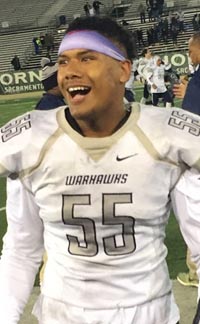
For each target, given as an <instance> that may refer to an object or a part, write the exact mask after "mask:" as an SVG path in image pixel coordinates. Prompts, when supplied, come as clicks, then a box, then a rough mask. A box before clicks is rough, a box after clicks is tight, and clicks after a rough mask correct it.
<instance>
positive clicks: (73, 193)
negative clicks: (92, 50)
mask: <svg viewBox="0 0 200 324" xmlns="http://www.w3.org/2000/svg"><path fill="white" fill-rule="evenodd" d="M65 109H66V107H61V108H58V109H54V110H49V111H32V112H30V113H27V114H25V115H23V116H20V117H18V118H16V119H14V120H12V121H11V122H9V123H8V124H6V125H5V126H4V127H2V128H1V130H0V152H1V154H0V174H1V175H2V176H5V175H10V176H11V177H12V178H13V179H14V178H17V177H19V179H20V181H21V182H22V184H23V189H21V190H22V192H21V194H22V198H21V204H22V205H23V206H22V208H21V209H20V211H19V217H18V218H17V219H16V218H15V217H12V203H11V204H10V207H9V210H8V215H11V216H10V217H9V219H8V223H9V226H8V233H7V234H6V236H5V238H4V249H3V254H2V260H1V262H0V280H1V283H0V285H1V287H2V288H1V291H3V293H4V300H6V298H5V296H6V295H7V296H12V299H10V302H11V301H13V305H15V308H16V314H17V312H18V313H19V312H21V311H22V308H23V306H24V304H25V302H26V300H27V298H28V297H27V296H28V294H29V293H30V290H31V287H32V285H33V282H34V276H35V273H36V272H37V268H38V265H39V263H40V262H41V259H42V254H43V251H44V249H43V248H44V247H45V250H46V251H47V255H48V262H47V265H46V269H45V276H44V281H43V284H42V287H41V290H42V293H43V294H44V295H46V296H48V297H51V298H54V299H57V300H60V301H62V302H65V303H68V304H71V305H75V306H77V307H82V308H91V309H110V308H115V307H131V306H134V305H139V304H143V303H145V302H148V301H151V300H153V299H155V298H158V297H160V296H164V295H165V294H167V293H168V292H170V290H171V283H170V279H169V274H168V269H167V265H166V261H165V258H166V255H167V248H166V246H165V245H164V239H165V226H166V224H167V221H168V216H169V211H170V206H171V204H170V197H169V194H170V191H171V190H172V189H173V187H174V186H175V184H176V183H177V181H178V179H179V177H180V175H181V174H182V172H183V171H184V169H185V166H188V167H189V166H193V167H194V168H196V169H197V170H200V136H199V135H200V117H198V116H196V115H194V114H191V113H189V112H186V111H184V110H181V109H179V108H173V109H163V108H155V107H149V106H142V105H139V104H134V105H133V109H132V112H131V114H130V116H129V118H128V120H127V121H126V123H125V124H124V125H123V126H122V127H121V128H120V129H119V130H118V131H116V132H115V133H114V134H113V135H111V136H109V137H105V138H86V137H83V136H82V135H80V134H79V133H78V132H76V131H75V130H74V129H73V128H72V127H71V126H70V124H69V123H68V122H67V121H66V118H65ZM13 182H14V180H13ZM13 208H15V206H14V205H13ZM13 214H15V213H14V212H13ZM43 235H44V246H43ZM199 237H200V235H199ZM13 269H16V270H15V271H14V273H13ZM6 278H7V279H6ZM15 281H17V287H16V286H15V285H14V286H13V283H14V282H15ZM25 287H26V288H25ZM23 289H24V291H25V290H26V293H25V292H23V291H22V290H23ZM2 298H3V297H2ZM13 307H14V306H13ZM0 315H1V314H0ZM16 316H17V315H16Z"/></svg>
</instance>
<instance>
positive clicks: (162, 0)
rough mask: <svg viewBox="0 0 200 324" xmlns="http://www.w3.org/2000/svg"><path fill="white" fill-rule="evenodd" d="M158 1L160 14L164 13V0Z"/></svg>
mask: <svg viewBox="0 0 200 324" xmlns="http://www.w3.org/2000/svg"><path fill="white" fill-rule="evenodd" d="M156 2H157V8H158V15H159V16H161V15H162V14H163V6H164V0H157V1H156Z"/></svg>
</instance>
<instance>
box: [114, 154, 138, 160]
mask: <svg viewBox="0 0 200 324" xmlns="http://www.w3.org/2000/svg"><path fill="white" fill-rule="evenodd" d="M136 155H138V153H135V154H131V155H127V156H123V157H119V156H118V155H117V157H116V160H117V161H119V162H120V161H124V160H126V159H129V158H131V157H133V156H136Z"/></svg>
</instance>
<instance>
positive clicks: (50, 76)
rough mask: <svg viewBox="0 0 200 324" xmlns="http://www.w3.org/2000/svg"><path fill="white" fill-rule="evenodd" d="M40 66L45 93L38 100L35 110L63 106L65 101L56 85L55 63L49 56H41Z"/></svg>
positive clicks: (56, 68) (56, 66)
mask: <svg viewBox="0 0 200 324" xmlns="http://www.w3.org/2000/svg"><path fill="white" fill-rule="evenodd" d="M41 66H42V84H43V86H44V90H45V93H44V94H43V96H42V98H41V99H40V101H39V102H38V103H37V104H36V107H35V109H37V110H49V109H53V108H57V107H59V106H64V105H66V103H65V102H64V100H63V96H62V94H61V91H60V89H59V87H58V82H57V70H58V65H57V63H56V64H54V63H52V62H51V61H50V60H49V58H47V57H43V58H42V59H41Z"/></svg>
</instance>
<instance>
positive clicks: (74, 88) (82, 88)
mask: <svg viewBox="0 0 200 324" xmlns="http://www.w3.org/2000/svg"><path fill="white" fill-rule="evenodd" d="M86 89H87V88H86V87H71V88H69V89H68V90H69V92H72V91H84V90H86Z"/></svg>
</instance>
